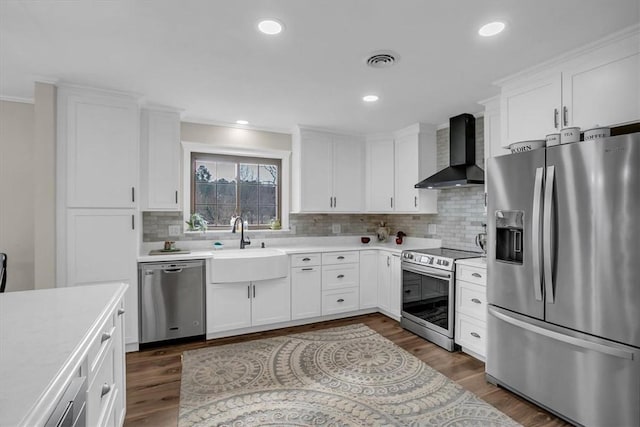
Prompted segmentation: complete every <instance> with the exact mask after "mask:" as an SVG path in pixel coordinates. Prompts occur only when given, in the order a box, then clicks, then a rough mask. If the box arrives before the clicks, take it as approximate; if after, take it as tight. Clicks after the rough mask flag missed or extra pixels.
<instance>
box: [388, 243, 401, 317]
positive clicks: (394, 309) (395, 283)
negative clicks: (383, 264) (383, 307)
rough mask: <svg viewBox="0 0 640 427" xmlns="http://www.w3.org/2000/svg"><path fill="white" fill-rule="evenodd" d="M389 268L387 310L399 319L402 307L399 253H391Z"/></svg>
mask: <svg viewBox="0 0 640 427" xmlns="http://www.w3.org/2000/svg"><path fill="white" fill-rule="evenodd" d="M390 270H391V271H390V275H391V280H390V286H389V311H390V313H391V314H392V315H394V316H396V318H398V319H399V318H400V311H401V309H402V307H401V304H402V269H401V267H400V254H396V253H394V254H392V255H391V268H390Z"/></svg>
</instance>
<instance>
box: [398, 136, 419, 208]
mask: <svg viewBox="0 0 640 427" xmlns="http://www.w3.org/2000/svg"><path fill="white" fill-rule="evenodd" d="M419 159H420V146H419V140H418V135H417V134H416V135H407V136H403V137H400V138H397V139H396V142H395V162H394V163H395V200H394V209H395V211H396V212H417V211H418V209H419V208H418V190H417V189H416V188H415V187H414V185H416V184H417V183H418V182H419V181H420V177H419V174H420V171H419V166H420V165H419Z"/></svg>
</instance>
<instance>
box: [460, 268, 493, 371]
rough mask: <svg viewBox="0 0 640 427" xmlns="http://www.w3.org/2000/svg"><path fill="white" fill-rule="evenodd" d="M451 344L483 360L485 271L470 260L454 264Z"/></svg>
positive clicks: (485, 349) (485, 347)
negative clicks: (454, 290) (452, 333)
mask: <svg viewBox="0 0 640 427" xmlns="http://www.w3.org/2000/svg"><path fill="white" fill-rule="evenodd" d="M455 319H456V325H455V342H456V344H459V345H460V347H462V351H464V352H465V353H469V354H471V355H472V356H474V357H477V358H478V359H481V360H485V357H486V354H487V270H486V266H484V265H483V264H481V263H477V262H474V261H473V260H460V261H457V262H456V313H455Z"/></svg>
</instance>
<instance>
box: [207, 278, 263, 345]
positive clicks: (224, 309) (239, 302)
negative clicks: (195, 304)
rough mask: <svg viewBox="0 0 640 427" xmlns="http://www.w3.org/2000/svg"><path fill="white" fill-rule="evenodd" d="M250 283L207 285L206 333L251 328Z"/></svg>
mask: <svg viewBox="0 0 640 427" xmlns="http://www.w3.org/2000/svg"><path fill="white" fill-rule="evenodd" d="M251 291H252V289H251V283H250V282H238V283H221V284H212V283H208V284H207V297H206V298H207V333H208V334H210V333H214V332H224V331H230V330H233V329H240V328H248V327H249V326H251V294H252V292H251Z"/></svg>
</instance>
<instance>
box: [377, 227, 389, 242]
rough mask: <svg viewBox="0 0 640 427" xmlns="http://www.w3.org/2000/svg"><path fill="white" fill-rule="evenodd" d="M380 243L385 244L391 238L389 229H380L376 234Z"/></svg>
mask: <svg viewBox="0 0 640 427" xmlns="http://www.w3.org/2000/svg"><path fill="white" fill-rule="evenodd" d="M376 235H377V236H378V241H379V242H384V241H386V240H387V239H388V238H389V227H379V228H378V231H377V232H376Z"/></svg>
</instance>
